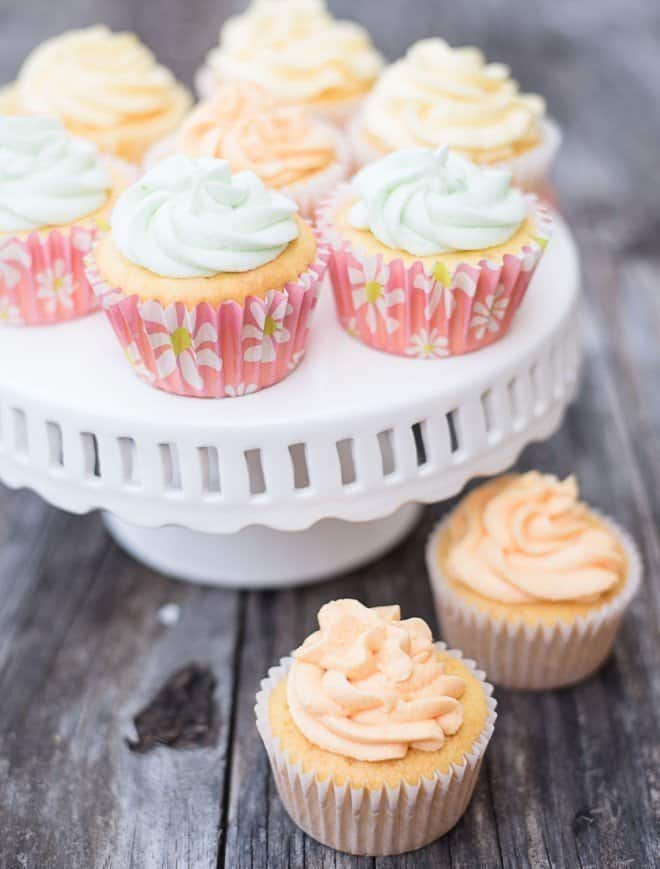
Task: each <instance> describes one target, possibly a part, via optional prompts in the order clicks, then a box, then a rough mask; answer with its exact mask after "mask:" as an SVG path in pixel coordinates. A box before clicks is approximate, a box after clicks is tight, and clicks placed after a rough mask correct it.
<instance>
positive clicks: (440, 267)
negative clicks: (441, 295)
mask: <svg viewBox="0 0 660 869" xmlns="http://www.w3.org/2000/svg"><path fill="white" fill-rule="evenodd" d="M433 277H434V278H435V279H436V281H438V282H439V283H441V284H442V286H443V287H448V286H449V285H450V284H451V274H450V272H449V269H448V268H447V266H446V265H445V264H444V263H436V264H435V265H434V266H433Z"/></svg>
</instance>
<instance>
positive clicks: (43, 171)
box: [0, 116, 113, 232]
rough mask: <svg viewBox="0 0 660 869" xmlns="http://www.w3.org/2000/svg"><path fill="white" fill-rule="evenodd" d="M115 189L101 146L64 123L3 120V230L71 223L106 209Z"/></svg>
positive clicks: (0, 229)
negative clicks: (101, 152) (78, 135)
mask: <svg viewBox="0 0 660 869" xmlns="http://www.w3.org/2000/svg"><path fill="white" fill-rule="evenodd" d="M112 186H113V180H112V175H111V173H110V172H109V171H108V169H107V168H106V166H105V165H104V164H103V162H102V160H101V158H100V156H99V153H98V151H97V149H96V146H95V145H94V144H93V143H92V142H88V141H86V140H84V139H79V138H76V137H75V136H72V135H71V134H70V133H68V132H67V131H66V130H65V129H64V127H63V126H62V124H60V123H59V121H56V120H53V119H50V118H36V117H19V116H17V117H1V116H0V232H22V231H26V230H27V231H29V230H36V229H40V228H42V227H46V226H61V225H64V224H69V223H72V222H73V221H75V220H78V219H79V218H82V217H85V216H86V215H89V214H92V213H93V212H95V211H98V210H99V209H100V208H102V207H103V206H104V205H105V204H106V202H107V201H108V199H109V197H110V192H111V189H112Z"/></svg>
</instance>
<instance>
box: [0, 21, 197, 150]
mask: <svg viewBox="0 0 660 869" xmlns="http://www.w3.org/2000/svg"><path fill="white" fill-rule="evenodd" d="M0 105H4V106H6V107H7V108H8V109H10V110H11V111H13V112H15V113H17V114H32V115H50V116H53V117H56V118H59V120H61V121H62V123H63V124H64V125H65V126H66V127H67V129H69V130H70V131H71V132H72V133H74V134H75V135H77V136H81V137H83V138H86V139H90V140H91V141H93V142H95V143H96V144H97V145H98V146H99V148H100V149H101V151H104V152H106V153H110V154H115V155H117V156H118V157H121V158H122V159H123V160H126V161H128V162H131V163H139V162H140V160H141V159H142V157H143V155H144V153H145V151H146V150H147V148H148V147H149V146H150V145H152V144H153V143H154V142H156V141H157V140H159V139H161V138H162V137H163V136H165V135H166V134H167V133H169V132H171V131H172V130H174V129H175V128H176V127H177V126H178V125H179V123H180V122H181V120H182V118H183V117H184V115H185V114H186V112H187V111H188V109H189V107H190V95H189V94H188V91H187V90H186V89H185V88H184V87H183V86H182V85H180V84H178V82H177V81H176V80H175V78H174V76H173V75H172V74H171V73H170V72H169V71H168V70H167V69H165V67H163V66H160V65H159V64H158V63H157V62H156V59H155V57H154V55H153V54H152V52H151V51H150V50H149V49H148V48H147V47H146V46H145V45H143V44H142V43H141V42H140V40H139V39H138V37H137V36H135V34H133V33H113V32H112V31H111V30H109V29H108V28H107V27H103V26H97V27H88V28H85V29H82V30H70V31H67V32H66V33H63V34H61V35H60V36H55V37H53V38H52V39H49V40H47V41H46V42H44V43H42V44H41V45H40V46H38V47H37V48H35V49H34V51H32V53H31V54H30V55H28V57H27V59H26V60H25V62H24V63H23V65H22V66H21V68H20V70H19V73H18V77H17V79H16V81H15V82H14V84H13V85H12V86H11V87H10V88H8V89H5V90H4V91H3V93H2V95H1V97H0Z"/></svg>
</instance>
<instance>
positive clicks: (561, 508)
mask: <svg viewBox="0 0 660 869" xmlns="http://www.w3.org/2000/svg"><path fill="white" fill-rule="evenodd" d="M426 557H427V566H428V570H429V573H430V576H431V585H432V589H433V593H434V597H435V603H436V609H437V612H438V619H439V621H440V624H441V626H442V632H443V636H445V637H446V638H447V640H448V642H450V643H452V644H453V643H461V644H462V647H463V648H464V649H465V652H466V654H469V655H471V656H474V657H475V658H476V659H477V660H478V661H479V663H480V664H481V665H482V666H483V667H485V668H487V671H488V674H489V676H490V678H492V680H493V681H494V682H495V683H496V684H501V685H505V686H507V687H509V688H518V689H524V690H551V689H554V688H559V687H562V686H564V685H571V684H574V683H575V682H578V681H580V680H582V679H584V678H586V677H587V676H589V675H590V674H591V673H593V672H594V671H595V670H596V669H597V668H598V667H599V666H601V664H602V663H603V662H604V661H605V659H606V658H607V656H608V655H609V653H610V652H611V650H612V646H613V644H614V641H615V639H616V635H617V633H618V631H619V628H620V625H621V620H622V618H623V615H624V612H625V610H626V608H627V606H628V605H629V604H630V601H631V600H632V598H633V597H634V596H635V594H636V593H637V590H638V588H639V584H640V581H641V560H640V557H639V553H638V551H637V548H636V546H635V544H634V542H633V541H632V540H631V538H630V537H629V535H628V534H627V533H626V532H625V531H624V530H623V529H621V528H620V527H619V526H618V525H617V524H616V523H615V522H613V521H612V520H611V519H607V518H605V517H603V516H601V515H600V514H598V513H596V512H595V511H593V510H591V509H590V508H588V507H587V506H586V505H585V504H583V503H582V502H580V501H579V500H578V488H577V483H576V481H575V479H574V478H572V477H569V478H568V479H566V480H564V481H559V480H558V479H557V478H556V477H554V476H552V475H550V474H541V473H538V472H535V471H533V472H529V473H527V474H523V475H511V476H508V477H502V478H500V479H499V480H495V481H492V482H491V483H486V484H484V485H483V486H481V487H479V488H478V489H476V490H474V491H473V492H471V493H470V494H469V495H468V496H466V497H465V498H464V499H463V501H462V502H461V503H460V504H459V506H458V507H457V508H456V510H455V511H454V512H453V513H452V514H451V515H450V516H449V517H448V518H447V519H445V520H444V521H443V522H441V523H440V524H439V525H438V526H437V528H436V529H435V531H434V532H433V534H432V535H431V537H430V539H429V542H428V545H427V552H426ZM461 589H464V590H465V591H464V592H461Z"/></svg>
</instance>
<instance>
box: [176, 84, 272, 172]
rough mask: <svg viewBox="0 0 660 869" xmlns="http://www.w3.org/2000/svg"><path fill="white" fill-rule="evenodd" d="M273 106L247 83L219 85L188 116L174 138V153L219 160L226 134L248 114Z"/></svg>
mask: <svg viewBox="0 0 660 869" xmlns="http://www.w3.org/2000/svg"><path fill="white" fill-rule="evenodd" d="M273 105H274V101H273V98H272V97H271V96H270V94H269V93H268V91H266V90H264V89H263V88H261V87H259V86H258V85H255V84H250V83H248V82H229V83H227V84H223V85H220V86H219V88H218V90H217V91H216V92H215V93H214V95H213V97H212V98H211V99H209V100H204V102H201V103H199V104H198V105H197V106H195V108H194V109H193V110H192V112H190V114H189V115H188V117H187V118H186V120H185V121H184V123H183V124H182V126H181V129H180V130H179V132H178V134H177V138H176V150H177V151H180V152H181V153H183V154H188V155H189V156H190V157H222V156H223V154H222V142H223V139H224V137H225V135H226V133H227V131H228V130H230V129H231V127H232V126H233V125H234V124H235V123H237V121H239V120H240V119H241V118H242V117H244V115H245V114H246V113H248V112H259V111H261V110H265V109H267V108H269V107H271V106H273Z"/></svg>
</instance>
